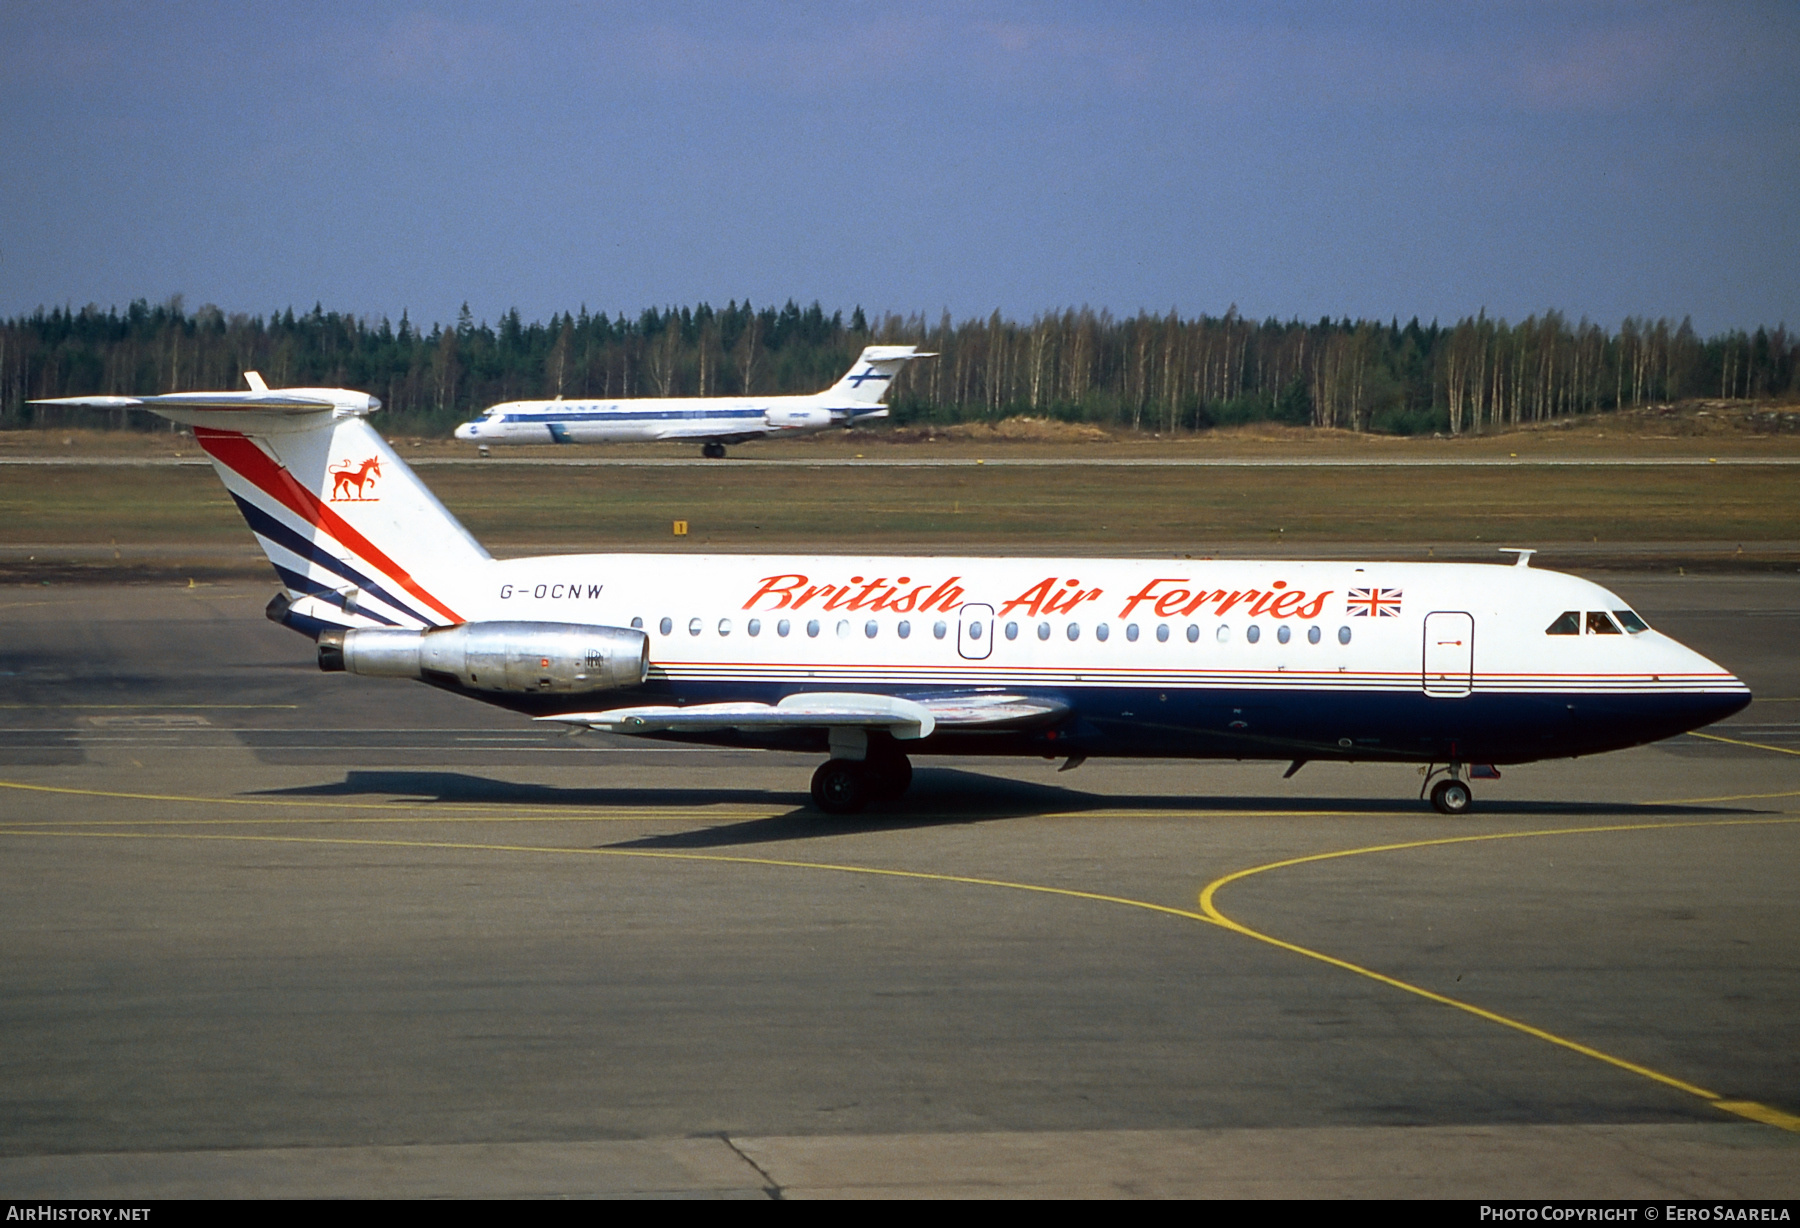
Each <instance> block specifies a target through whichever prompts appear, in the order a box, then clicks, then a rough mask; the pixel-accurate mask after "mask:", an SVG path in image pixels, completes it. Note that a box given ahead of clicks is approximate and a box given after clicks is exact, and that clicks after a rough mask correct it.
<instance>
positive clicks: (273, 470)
mask: <svg viewBox="0 0 1800 1228" xmlns="http://www.w3.org/2000/svg"><path fill="white" fill-rule="evenodd" d="M194 438H195V439H196V440H198V441H199V443H200V446H201V447H202V448H205V449H206V451H207V454H208V455H209V456H211V457H212V458H213V459H214V460H216V461H218V462H219V463H220V464H221V465H224V466H225V467H226V468H227V469H230V470H231V471H232V472H233V473H235V474H237V475H238V476H239V477H241V478H243V479H244V480H245V481H247V482H249V483H250V484H251V485H252V486H254V487H256V488H257V489H258V490H260V491H262V492H263V493H264V494H265V495H268V496H269V497H270V498H272V499H274V500H276V501H277V502H279V503H280V504H281V505H282V506H283V507H285V508H287V509H288V510H289V511H291V512H293V513H294V514H295V515H297V516H299V517H300V518H301V519H302V520H305V521H306V522H307V523H308V524H310V525H312V526H313V527H314V528H315V529H323V530H324V531H325V532H327V533H329V534H331V535H332V536H333V537H335V538H337V539H338V541H340V542H342V543H343V544H344V545H345V546H348V547H349V548H350V549H351V550H354V551H355V552H356V553H357V554H359V555H361V556H362V557H363V559H365V560H366V561H368V562H370V563H373V564H374V565H375V566H376V567H378V568H380V569H381V570H382V571H384V572H386V573H387V575H388V578H389V579H390V580H393V581H394V582H395V583H397V584H398V585H399V586H400V587H401V588H403V589H405V590H406V591H407V592H409V593H411V594H412V595H413V596H415V597H417V598H418V599H419V600H420V601H423V602H424V603H425V604H426V605H428V606H430V607H431V608H432V609H434V610H436V611H437V612H438V613H439V614H442V615H443V616H444V617H445V618H447V619H449V620H450V621H451V622H452V623H460V622H462V621H463V618H462V616H461V615H460V614H458V613H457V612H456V611H455V610H452V609H451V608H450V607H449V606H447V605H445V604H444V603H443V602H441V601H439V600H438V599H437V598H436V597H433V596H432V595H431V594H430V593H428V592H426V591H425V590H424V588H423V587H421V586H420V584H419V582H418V581H417V580H415V579H413V578H412V574H411V573H410V572H408V571H407V570H406V569H405V568H404V567H402V566H400V565H399V564H398V563H396V562H394V560H393V559H390V558H389V557H388V556H387V555H385V554H383V553H382V552H381V551H380V550H378V549H376V547H375V544H374V543H373V542H371V541H370V540H369V539H368V538H366V537H364V536H363V535H362V534H361V533H358V532H357V531H356V530H355V529H353V528H351V527H350V525H349V524H348V523H347V522H346V521H345V520H344V518H343V517H342V516H339V515H338V514H337V513H336V512H334V511H332V510H331V509H330V508H329V507H327V506H326V505H325V502H324V500H322V499H320V498H319V496H317V495H315V494H313V492H312V491H310V490H308V489H306V487H304V486H302V485H300V483H299V481H298V480H297V479H296V478H295V477H294V475H293V474H291V473H289V472H288V471H287V469H286V468H285V467H283V466H282V465H280V464H278V463H276V462H275V460H273V459H272V458H271V457H270V456H269V454H268V453H267V452H264V451H263V450H262V449H261V448H259V447H257V446H256V445H255V444H254V443H251V442H250V440H249V438H248V437H246V436H244V435H242V434H240V433H238V432H237V431H220V430H214V429H213V428H211V427H205V426H197V427H195V428H194Z"/></svg>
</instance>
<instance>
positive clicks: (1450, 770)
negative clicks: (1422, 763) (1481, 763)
mask: <svg viewBox="0 0 1800 1228" xmlns="http://www.w3.org/2000/svg"><path fill="white" fill-rule="evenodd" d="M1485 770H1486V772H1487V773H1488V774H1489V775H1490V776H1498V775H1499V774H1500V773H1498V772H1496V771H1494V769H1493V768H1487V769H1485ZM1482 772H1483V769H1482V768H1479V767H1477V768H1476V769H1475V774H1476V775H1478V776H1479V775H1481V774H1482ZM1419 773H1420V775H1422V776H1424V777H1425V783H1424V784H1422V785H1420V786H1419V796H1420V797H1424V796H1425V790H1427V789H1430V790H1431V808H1432V809H1433V810H1435V811H1437V812H1438V813H1439V814H1467V813H1468V812H1469V809H1470V807H1472V806H1474V805H1475V794H1474V792H1473V791H1471V790H1470V788H1469V784H1468V782H1467V781H1465V780H1464V779H1463V765H1462V764H1460V763H1452V764H1450V765H1448V766H1446V767H1437V766H1435V765H1434V766H1432V767H1430V768H1420V769H1419ZM1439 776H1442V777H1443V779H1442V780H1439V781H1438V782H1437V784H1435V785H1434V784H1432V783H1431V782H1432V781H1433V780H1434V779H1436V778H1437V777H1439Z"/></svg>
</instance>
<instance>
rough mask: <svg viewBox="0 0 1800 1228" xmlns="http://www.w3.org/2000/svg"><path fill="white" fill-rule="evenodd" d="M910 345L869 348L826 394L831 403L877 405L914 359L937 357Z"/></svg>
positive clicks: (874, 346) (873, 346)
mask: <svg viewBox="0 0 1800 1228" xmlns="http://www.w3.org/2000/svg"><path fill="white" fill-rule="evenodd" d="M936 357H937V355H936V354H926V353H923V352H922V351H920V349H919V348H918V347H917V346H913V345H872V346H870V347H869V348H867V349H866V350H864V351H863V352H862V357H861V358H858V359H857V360H856V365H855V366H853V367H851V368H850V371H849V374H847V375H845V376H844V378H843V379H841V380H839V381H838V382H837V383H835V384H833V385H832V386H831V388H830V390H829V391H828V392H827V393H826V394H825V395H826V396H828V397H831V398H832V399H833V400H845V401H859V402H861V403H862V404H865V405H879V404H880V403H881V398H882V397H884V396H886V395H887V390H888V388H889V387H890V386H891V385H892V384H893V382H894V376H895V375H896V374H897V373H898V372H899V370H900V368H901V367H904V366H905V365H906V364H907V363H908V362H910V361H912V360H913V359H915V358H936Z"/></svg>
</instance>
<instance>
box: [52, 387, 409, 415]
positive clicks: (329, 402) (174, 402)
mask: <svg viewBox="0 0 1800 1228" xmlns="http://www.w3.org/2000/svg"><path fill="white" fill-rule="evenodd" d="M348 399H356V400H360V401H364V402H367V401H372V400H374V398H373V397H366V396H365V395H364V394H363V393H360V392H358V393H344V394H340V395H339V396H337V397H332V396H327V395H323V392H322V391H320V392H315V391H313V390H311V389H307V390H304V391H299V390H289V391H285V392H170V393H165V394H164V395H162V396H157V397H56V398H54V399H51V400H44V401H33V402H32V404H33V405H68V406H73V407H77V408H85V409H148V410H152V411H154V412H158V413H160V412H162V411H164V410H171V409H172V410H178V411H182V412H192V411H205V410H212V411H215V412H236V413H255V414H281V415H287V414H321V413H328V412H330V411H331V410H334V409H337V408H339V407H340V406H342V407H344V408H346V409H349V408H351V407H350V405H349V404H347V400H348ZM356 408H357V409H358V410H360V411H361V412H367V411H366V409H365V408H364V407H363V406H357V407H356Z"/></svg>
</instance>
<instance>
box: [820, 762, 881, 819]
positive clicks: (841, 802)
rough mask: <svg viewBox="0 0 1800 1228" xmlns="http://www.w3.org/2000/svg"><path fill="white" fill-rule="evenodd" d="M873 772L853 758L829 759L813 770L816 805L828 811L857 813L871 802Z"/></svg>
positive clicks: (827, 812) (832, 812)
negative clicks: (870, 784)
mask: <svg viewBox="0 0 1800 1228" xmlns="http://www.w3.org/2000/svg"><path fill="white" fill-rule="evenodd" d="M869 794H870V789H869V773H868V772H867V771H865V770H864V768H863V765H862V764H860V763H857V762H855V761H854V760H851V759H827V760H826V761H825V762H824V763H821V764H820V765H819V770H818V771H816V772H814V773H813V778H812V799H813V805H815V806H817V807H818V808H819V809H820V810H823V811H824V812H825V813H826V814H855V813H856V812H857V811H859V810H861V809H862V808H863V807H864V806H866V805H868V804H869Z"/></svg>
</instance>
